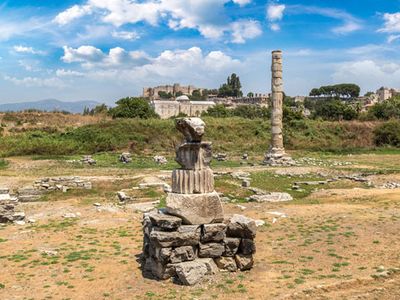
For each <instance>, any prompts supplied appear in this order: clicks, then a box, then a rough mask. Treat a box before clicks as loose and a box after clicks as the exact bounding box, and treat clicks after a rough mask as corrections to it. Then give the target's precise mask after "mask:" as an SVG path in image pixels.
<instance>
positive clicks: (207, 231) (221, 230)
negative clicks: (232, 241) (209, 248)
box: [201, 223, 226, 243]
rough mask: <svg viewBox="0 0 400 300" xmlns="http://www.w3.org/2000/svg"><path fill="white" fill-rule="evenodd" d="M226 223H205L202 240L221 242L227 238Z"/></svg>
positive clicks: (204, 241) (205, 241) (203, 241)
mask: <svg viewBox="0 0 400 300" xmlns="http://www.w3.org/2000/svg"><path fill="white" fill-rule="evenodd" d="M225 235H226V224H224V223H215V224H205V225H203V227H202V234H201V242H202V243H207V242H220V241H222V240H223V239H224V238H225Z"/></svg>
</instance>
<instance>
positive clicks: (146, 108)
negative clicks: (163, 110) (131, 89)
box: [110, 97, 158, 119]
mask: <svg viewBox="0 0 400 300" xmlns="http://www.w3.org/2000/svg"><path fill="white" fill-rule="evenodd" d="M116 104H117V106H116V107H114V108H112V109H110V115H111V117H112V118H113V119H116V118H140V119H150V118H157V117H158V115H157V114H156V113H155V112H154V109H153V108H152V107H151V106H150V104H149V102H148V101H147V100H146V99H144V98H135V97H126V98H122V99H120V100H118V101H117V102H116Z"/></svg>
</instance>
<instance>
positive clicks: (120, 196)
mask: <svg viewBox="0 0 400 300" xmlns="http://www.w3.org/2000/svg"><path fill="white" fill-rule="evenodd" d="M117 196H118V200H119V201H121V202H128V201H131V200H132V198H131V197H129V196H128V195H127V194H125V192H122V191H119V192H117Z"/></svg>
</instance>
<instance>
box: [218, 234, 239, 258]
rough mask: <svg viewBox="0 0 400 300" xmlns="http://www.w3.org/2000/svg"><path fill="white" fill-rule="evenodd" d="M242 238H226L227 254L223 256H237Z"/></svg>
mask: <svg viewBox="0 0 400 300" xmlns="http://www.w3.org/2000/svg"><path fill="white" fill-rule="evenodd" d="M240 241H241V239H240V238H228V237H227V238H225V239H224V245H225V252H224V253H223V254H222V255H223V256H235V254H236V253H237V252H238V250H239V245H240Z"/></svg>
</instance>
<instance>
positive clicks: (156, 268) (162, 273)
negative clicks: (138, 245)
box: [143, 258, 176, 280]
mask: <svg viewBox="0 0 400 300" xmlns="http://www.w3.org/2000/svg"><path fill="white" fill-rule="evenodd" d="M143 271H144V272H145V273H147V274H151V275H152V276H153V277H155V278H157V279H162V280H165V279H168V278H171V277H173V276H175V274H176V273H175V267H174V266H173V265H171V264H167V265H164V264H162V263H161V262H159V261H157V260H155V259H153V258H147V259H146V262H145V264H144V268H143Z"/></svg>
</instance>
